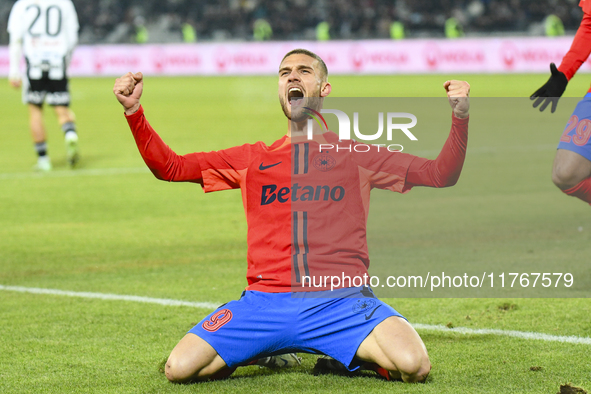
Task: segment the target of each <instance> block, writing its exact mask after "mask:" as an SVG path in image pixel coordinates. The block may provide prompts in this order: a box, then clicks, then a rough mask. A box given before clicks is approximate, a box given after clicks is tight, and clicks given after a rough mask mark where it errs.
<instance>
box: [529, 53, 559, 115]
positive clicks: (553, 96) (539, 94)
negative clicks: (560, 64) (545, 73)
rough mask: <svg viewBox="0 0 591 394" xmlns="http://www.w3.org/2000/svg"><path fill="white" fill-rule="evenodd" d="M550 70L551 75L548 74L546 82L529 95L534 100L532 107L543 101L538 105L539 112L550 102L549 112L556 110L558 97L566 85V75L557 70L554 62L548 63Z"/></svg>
mask: <svg viewBox="0 0 591 394" xmlns="http://www.w3.org/2000/svg"><path fill="white" fill-rule="evenodd" d="M550 72H551V73H552V75H550V78H549V79H548V82H546V83H545V84H544V85H543V86H542V87H541V88H539V89H538V90H536V91H535V92H534V94H532V95H531V97H530V99H531V100H536V101H534V108H537V107H538V105H540V104H542V103H543V104H542V106H541V107H540V112H541V111H543V110H545V109H546V107H547V106H548V104H550V103H552V109H551V112H554V111H556V106H557V105H558V99H559V98H560V96H562V93H564V90H565V89H566V85H567V84H568V79H566V75H564V73H562V72H560V71H558V69H557V68H556V64H554V63H550Z"/></svg>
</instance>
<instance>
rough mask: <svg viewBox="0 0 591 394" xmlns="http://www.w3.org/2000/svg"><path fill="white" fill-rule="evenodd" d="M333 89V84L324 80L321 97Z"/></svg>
mask: <svg viewBox="0 0 591 394" xmlns="http://www.w3.org/2000/svg"><path fill="white" fill-rule="evenodd" d="M331 91H332V86H331V85H330V83H328V82H323V83H322V87H321V88H320V97H326V96H328V95H329V94H330V92H331Z"/></svg>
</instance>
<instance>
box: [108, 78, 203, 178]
mask: <svg viewBox="0 0 591 394" xmlns="http://www.w3.org/2000/svg"><path fill="white" fill-rule="evenodd" d="M143 88H144V80H143V75H142V73H136V74H133V73H127V74H125V75H124V76H122V77H121V78H117V80H116V81H115V86H114V87H113V93H114V94H115V96H116V97H117V100H118V101H119V102H120V103H121V105H122V106H123V109H124V111H125V117H126V118H127V123H128V124H129V128H130V129H131V132H132V134H133V137H134V139H135V142H136V144H137V147H138V150H139V151H140V154H141V155H142V158H143V159H144V162H145V163H146V165H147V166H148V168H149V169H150V170H151V171H152V173H153V174H154V176H155V177H156V178H158V179H161V180H164V181H172V182H196V183H201V184H203V179H202V175H201V168H200V165H199V160H198V158H197V153H190V154H188V155H183V156H181V155H177V154H176V153H175V152H174V151H173V150H172V149H170V147H169V146H168V145H166V144H165V143H164V141H162V138H160V136H159V135H158V134H157V133H156V131H155V130H154V129H153V128H152V126H150V123H148V120H147V119H146V117H145V116H144V110H143V108H142V107H141V105H140V97H141V96H142V92H143Z"/></svg>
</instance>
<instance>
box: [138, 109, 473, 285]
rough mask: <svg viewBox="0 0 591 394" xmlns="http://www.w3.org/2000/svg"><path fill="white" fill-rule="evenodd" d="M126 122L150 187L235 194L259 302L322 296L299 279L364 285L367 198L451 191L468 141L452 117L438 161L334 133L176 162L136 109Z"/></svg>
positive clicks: (462, 123)
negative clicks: (283, 295)
mask: <svg viewBox="0 0 591 394" xmlns="http://www.w3.org/2000/svg"><path fill="white" fill-rule="evenodd" d="M127 121H128V123H129V126H130V128H131V131H132V133H133V136H134V138H135V141H136V144H137V146H138V149H139V151H140V153H141V155H142V157H143V159H144V161H145V162H146V164H147V165H148V167H149V168H150V169H151V170H152V172H153V173H154V175H155V176H156V177H157V178H159V179H162V180H167V181H173V182H196V183H200V184H202V186H203V188H204V190H205V191H206V192H212V191H218V190H227V189H237V188H240V189H241V193H242V201H243V204H244V210H245V212H246V220H247V223H248V237H247V240H248V252H247V260H248V270H247V281H248V287H247V289H249V290H259V291H266V292H287V291H298V290H300V291H301V290H303V291H310V290H323V289H326V288H325V287H313V288H311V287H310V283H303V279H302V277H303V276H307V277H311V278H318V279H317V281H316V283H320V280H319V279H320V278H319V277H320V276H326V275H328V276H331V275H336V276H339V277H342V276H346V277H347V276H348V277H351V279H353V278H354V277H360V278H362V277H363V276H364V275H367V268H368V266H369V258H368V252H367V242H366V223H367V215H368V212H369V195H370V190H371V189H372V188H380V189H388V190H391V191H395V192H400V193H404V192H406V191H408V190H410V189H411V188H412V187H413V186H419V185H420V186H430V187H445V186H451V185H453V184H455V183H456V182H457V180H458V178H459V176H460V172H461V170H462V166H463V163H464V158H465V154H466V146H467V139H468V119H467V118H466V119H458V118H456V117H454V116H452V127H451V131H450V135H449V137H448V139H447V141H446V143H445V145H444V146H443V148H442V150H441V153H440V154H439V155H438V157H437V159H435V160H428V159H424V158H421V157H417V156H413V155H409V154H405V153H399V152H390V151H388V150H387V148H385V147H378V146H372V145H365V144H359V143H356V142H353V141H342V142H340V141H339V140H338V137H337V135H336V134H334V133H331V132H328V133H324V134H322V135H316V136H314V139H313V140H307V139H305V138H301V139H297V140H296V139H290V138H288V137H287V136H284V137H283V138H281V139H279V140H278V141H276V142H275V143H273V144H272V145H271V146H267V145H266V144H264V143H262V142H257V143H255V144H246V145H242V146H238V147H234V148H230V149H225V150H220V151H215V152H200V153H190V154H187V155H182V156H181V155H177V154H176V153H174V152H173V151H172V149H170V147H168V146H167V145H166V144H165V143H164V141H162V139H161V138H160V136H159V135H158V134H157V133H156V132H155V131H154V129H153V128H152V127H151V126H150V124H149V123H148V121H147V120H146V118H145V116H144V111H143V108H141V107H140V109H139V110H138V111H137V112H136V113H135V114H133V115H130V116H128V117H127ZM312 285H314V284H313V283H312ZM344 285H345V287H349V284H348V283H345V284H344ZM352 285H355V284H352ZM357 285H359V284H357Z"/></svg>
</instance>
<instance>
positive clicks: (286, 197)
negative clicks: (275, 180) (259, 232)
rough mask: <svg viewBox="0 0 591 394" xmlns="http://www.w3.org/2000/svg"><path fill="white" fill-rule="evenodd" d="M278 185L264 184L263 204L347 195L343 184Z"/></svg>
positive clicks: (319, 199) (316, 199)
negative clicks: (279, 187)
mask: <svg viewBox="0 0 591 394" xmlns="http://www.w3.org/2000/svg"><path fill="white" fill-rule="evenodd" d="M277 189H278V186H277V185H273V184H271V185H263V190H262V192H261V205H269V204H272V203H274V202H275V201H277V202H279V203H286V202H288V201H290V200H291V201H329V200H332V201H341V200H342V199H343V198H344V197H345V188H344V187H342V186H334V187H332V188H331V187H330V186H328V185H318V186H316V187H315V188H314V186H300V185H299V184H298V183H294V184H293V185H292V187H291V188H289V187H287V186H286V187H282V188H281V189H279V190H277Z"/></svg>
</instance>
